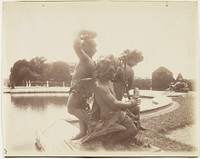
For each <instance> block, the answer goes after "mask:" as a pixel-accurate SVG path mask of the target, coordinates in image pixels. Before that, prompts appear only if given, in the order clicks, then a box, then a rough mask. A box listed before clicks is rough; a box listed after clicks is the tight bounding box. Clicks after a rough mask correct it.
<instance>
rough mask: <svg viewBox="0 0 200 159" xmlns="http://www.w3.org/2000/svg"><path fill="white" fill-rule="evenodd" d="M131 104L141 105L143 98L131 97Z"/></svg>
mask: <svg viewBox="0 0 200 159" xmlns="http://www.w3.org/2000/svg"><path fill="white" fill-rule="evenodd" d="M130 102H131V106H136V105H140V104H141V99H140V98H137V99H131V100H130Z"/></svg>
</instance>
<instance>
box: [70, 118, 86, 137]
mask: <svg viewBox="0 0 200 159" xmlns="http://www.w3.org/2000/svg"><path fill="white" fill-rule="evenodd" d="M79 128H80V132H79V133H78V134H77V135H76V136H75V137H74V138H72V140H78V139H81V138H82V137H84V136H85V135H86V132H87V124H85V122H83V121H81V120H79Z"/></svg>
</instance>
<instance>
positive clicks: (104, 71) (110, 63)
mask: <svg viewBox="0 0 200 159" xmlns="http://www.w3.org/2000/svg"><path fill="white" fill-rule="evenodd" d="M118 66H119V61H118V60H117V59H116V58H115V57H114V56H113V55H107V56H101V57H100V58H99V59H98V61H97V66H96V70H97V78H98V79H99V80H101V81H105V80H110V81H111V80H113V79H114V77H115V74H116V72H117V69H118Z"/></svg>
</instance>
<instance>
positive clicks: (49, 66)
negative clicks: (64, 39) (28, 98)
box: [10, 57, 194, 91]
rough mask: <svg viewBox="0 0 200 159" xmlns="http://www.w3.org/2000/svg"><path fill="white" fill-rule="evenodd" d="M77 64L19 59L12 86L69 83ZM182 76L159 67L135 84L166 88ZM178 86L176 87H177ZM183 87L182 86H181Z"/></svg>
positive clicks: (147, 87) (15, 65) (191, 88)
mask: <svg viewBox="0 0 200 159" xmlns="http://www.w3.org/2000/svg"><path fill="white" fill-rule="evenodd" d="M74 68H75V64H69V63H67V62H63V61H56V62H52V63H47V60H46V58H44V57H35V58H33V59H31V60H30V61H27V60H25V59H23V60H18V61H16V62H15V63H14V65H13V67H12V68H11V74H10V84H11V86H14V85H15V86H23V85H26V84H25V83H26V81H32V83H34V82H35V84H34V85H37V84H38V82H39V83H43V85H44V83H46V81H49V84H50V85H51V86H54V83H57V82H60V85H63V83H64V85H69V84H70V82H71V78H72V72H73V71H74ZM180 78H182V79H183V77H182V75H181V74H179V75H178V76H177V78H176V79H174V77H173V73H172V72H171V71H170V70H168V69H167V68H165V67H159V68H158V69H157V70H155V71H154V72H153V73H152V79H135V80H134V81H135V82H134V85H135V87H138V88H140V89H144V90H149V89H152V90H162V91H163V90H166V89H168V88H169V87H170V88H171V85H170V84H171V83H174V82H176V81H178V79H180ZM187 85H188V90H194V82H193V81H191V80H190V81H189V80H188V81H187ZM175 88H176V87H175ZM181 89H182V88H181Z"/></svg>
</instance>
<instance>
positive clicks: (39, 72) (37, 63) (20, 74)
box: [10, 57, 74, 87]
mask: <svg viewBox="0 0 200 159" xmlns="http://www.w3.org/2000/svg"><path fill="white" fill-rule="evenodd" d="M73 69H74V65H69V64H68V63H66V62H63V61H57V62H54V63H46V59H45V58H44V57H35V58H33V59H31V60H30V61H27V60H25V59H24V60H18V61H16V62H15V63H14V65H13V67H12V68H11V70H10V71H11V74H10V84H11V85H12V87H14V85H16V86H22V85H25V81H29V80H30V81H47V80H50V79H52V80H53V81H55V82H63V81H65V82H66V83H68V84H69V83H70V82H71V73H72V70H73Z"/></svg>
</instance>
